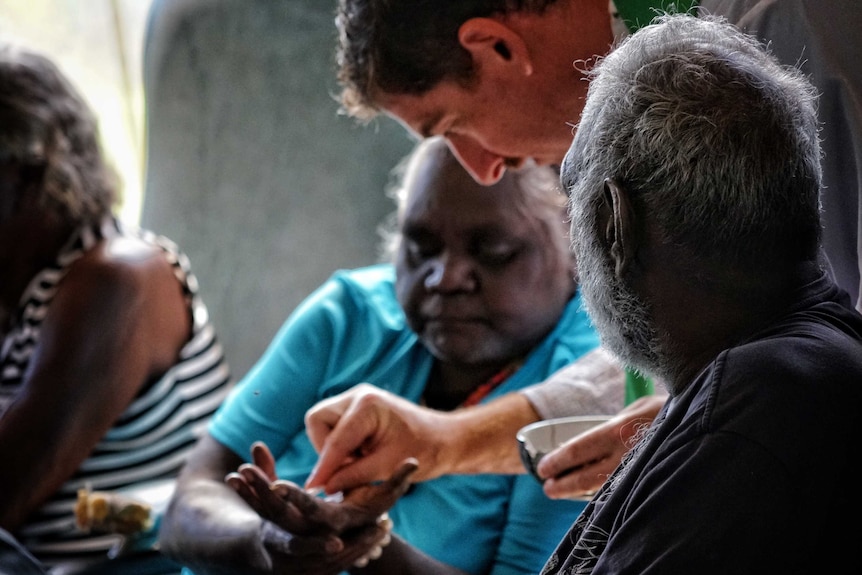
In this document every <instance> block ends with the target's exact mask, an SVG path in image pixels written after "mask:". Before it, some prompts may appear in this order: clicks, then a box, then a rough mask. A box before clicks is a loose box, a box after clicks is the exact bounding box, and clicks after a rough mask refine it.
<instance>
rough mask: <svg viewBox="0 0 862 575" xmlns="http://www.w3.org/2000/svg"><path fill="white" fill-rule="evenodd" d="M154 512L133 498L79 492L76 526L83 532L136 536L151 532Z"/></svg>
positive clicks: (104, 492)
mask: <svg viewBox="0 0 862 575" xmlns="http://www.w3.org/2000/svg"><path fill="white" fill-rule="evenodd" d="M151 512H152V509H151V507H150V506H149V505H147V504H146V503H143V502H141V501H137V500H135V499H132V498H131V497H126V496H124V495H119V494H117V493H111V492H107V491H90V490H88V489H79V490H78V502H77V504H76V505H75V523H76V524H77V526H78V528H79V529H82V530H84V531H96V532H99V533H119V534H121V535H134V534H136V533H142V532H145V531H148V530H149V529H151V528H152V526H153V518H152V513H151Z"/></svg>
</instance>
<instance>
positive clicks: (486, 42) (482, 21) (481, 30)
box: [458, 18, 533, 76]
mask: <svg viewBox="0 0 862 575" xmlns="http://www.w3.org/2000/svg"><path fill="white" fill-rule="evenodd" d="M458 41H459V42H460V43H461V45H462V46H463V47H464V48H465V49H466V50H467V51H468V52H470V55H471V56H472V57H473V61H474V62H476V63H477V65H478V68H479V69H480V70H486V69H489V67H490V66H506V67H507V69H515V70H517V71H519V72H520V73H522V74H524V75H526V76H529V75H531V74H532V73H533V62H532V60H531V59H530V51H529V50H528V49H527V44H526V42H524V39H523V37H521V35H520V34H518V33H517V32H515V30H513V29H512V28H510V27H509V26H506V25H505V24H503V23H502V22H499V21H497V20H494V19H493V18H470V19H469V20H467V21H466V22H464V23H463V24H461V27H460V28H459V29H458ZM492 69H493V68H492Z"/></svg>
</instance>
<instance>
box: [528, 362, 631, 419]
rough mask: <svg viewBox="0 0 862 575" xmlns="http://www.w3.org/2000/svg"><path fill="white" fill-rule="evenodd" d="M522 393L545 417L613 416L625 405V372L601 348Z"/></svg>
mask: <svg viewBox="0 0 862 575" xmlns="http://www.w3.org/2000/svg"><path fill="white" fill-rule="evenodd" d="M521 393H523V394H524V396H526V398H527V400H528V401H529V402H530V404H532V406H533V408H534V409H535V410H536V412H537V413H538V414H539V416H540V417H541V418H542V419H552V418H555V417H568V416H570V415H578V414H591V415H601V414H607V415H613V414H615V413H617V412H618V411H619V410H620V409H622V408H623V402H624V398H625V373H624V371H623V369H622V368H621V367H620V366H619V365H617V364H616V362H615V361H614V359H613V358H612V357H611V355H610V354H609V353H608V352H607V351H606V350H605V349H604V348H601V347H599V348H597V349H595V350H593V351H591V352H589V353H587V354H585V355H584V356H582V357H581V358H580V359H578V360H577V361H575V362H574V363H572V364H570V365H568V366H566V367H564V368H562V369H560V370H558V371H556V372H555V373H553V374H552V375H551V376H550V377H548V379H546V380H545V381H543V382H541V383H537V384H535V385H531V386H529V387H525V388H524V389H522V390H521Z"/></svg>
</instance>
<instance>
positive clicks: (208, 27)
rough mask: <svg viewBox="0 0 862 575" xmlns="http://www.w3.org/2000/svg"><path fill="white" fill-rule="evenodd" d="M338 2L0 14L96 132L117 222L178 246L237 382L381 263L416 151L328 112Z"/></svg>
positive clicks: (28, 6) (396, 132)
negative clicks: (343, 286) (354, 276)
mask: <svg viewBox="0 0 862 575" xmlns="http://www.w3.org/2000/svg"><path fill="white" fill-rule="evenodd" d="M334 8H335V0H152V1H151V0H88V1H87V2H80V0H4V1H3V3H2V5H0V35H2V37H4V39H9V38H13V37H14V38H16V39H20V40H23V41H24V42H25V43H26V44H27V45H29V46H31V47H34V48H37V49H41V50H43V51H46V52H48V53H49V54H51V55H53V56H54V57H55V60H56V61H57V62H58V63H59V64H60V65H61V67H62V68H63V70H64V71H65V72H66V73H67V74H68V75H69V76H70V77H71V78H72V80H73V81H74V82H75V84H76V85H77V86H78V87H79V88H80V89H81V90H82V92H84V94H85V97H87V99H88V101H89V102H90V104H91V105H92V106H93V108H94V109H95V110H96V111H97V112H98V113H99V115H100V118H101V129H102V134H103V139H104V141H105V144H106V146H105V147H106V151H107V152H108V154H109V157H111V159H112V161H113V163H114V164H115V165H116V166H117V167H118V168H119V169H120V172H121V175H122V177H123V179H124V182H125V198H126V199H125V202H124V204H123V210H122V213H121V216H122V217H123V219H124V220H127V221H129V222H132V223H138V222H139V223H140V224H141V225H143V226H144V227H147V228H149V229H151V230H153V231H155V232H157V233H160V234H163V235H165V236H167V237H169V238H170V239H172V240H174V241H175V242H177V244H179V246H180V248H181V249H183V250H184V251H185V252H186V253H187V254H188V255H189V257H190V259H191V263H192V269H193V270H194V271H195V273H196V275H197V277H198V280H199V282H200V284H201V293H202V295H203V297H204V300H205V302H206V303H207V306H208V307H209V310H210V315H211V317H212V319H213V322H214V324H215V326H216V328H217V329H218V331H219V335H220V338H221V340H222V342H223V344H224V346H225V350H226V353H227V356H228V359H229V361H230V363H231V367H232V370H233V372H234V376H235V378H239V377H241V376H242V375H243V374H244V373H245V372H246V371H247V370H248V369H249V368H250V367H251V365H252V364H253V363H254V361H255V360H256V359H257V358H258V357H259V356H260V354H261V353H263V351H264V349H265V347H266V345H267V344H268V343H269V341H270V340H271V338H272V337H273V335H274V334H275V332H276V331H277V329H278V328H279V327H280V326H281V324H282V322H283V321H284V319H285V318H286V317H287V315H288V314H289V313H290V311H291V310H292V309H293V308H294V307H295V306H296V305H297V304H298V303H299V302H300V301H301V300H302V299H303V298H304V297H306V296H307V295H308V294H309V293H310V292H311V291H312V290H313V289H315V288H316V287H317V286H318V285H320V283H321V282H323V281H324V280H325V279H326V278H327V277H328V276H329V275H330V274H331V273H332V272H333V271H334V270H336V269H338V268H343V267H355V266H359V265H366V264H370V263H374V262H375V261H377V260H378V245H379V241H380V240H379V237H378V235H377V227H378V225H379V224H380V223H381V221H382V220H383V219H384V218H385V217H386V216H387V215H388V214H390V213H391V212H392V211H393V209H394V204H393V203H392V201H391V200H390V199H389V198H388V197H387V196H386V194H385V193H384V190H385V189H386V188H387V187H388V186H389V185H390V182H391V181H392V177H391V170H392V169H393V167H394V166H395V165H396V164H397V163H398V162H399V161H400V159H401V158H402V157H403V156H404V155H406V154H407V153H408V152H409V150H410V149H411V148H412V145H413V142H412V141H411V140H410V139H409V138H408V136H407V134H406V132H405V131H404V130H403V129H402V128H401V127H400V126H398V125H397V124H396V123H395V122H393V121H391V120H388V119H385V118H382V119H380V120H378V121H375V122H374V123H372V124H371V125H369V126H362V125H359V124H357V123H356V122H355V121H354V120H352V119H350V118H347V117H344V116H341V115H339V114H338V104H337V102H336V100H335V98H334V95H335V94H336V92H337V85H336V82H335V71H334V45H335V34H336V31H335V27H334V24H333V17H334Z"/></svg>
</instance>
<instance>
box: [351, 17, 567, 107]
mask: <svg viewBox="0 0 862 575" xmlns="http://www.w3.org/2000/svg"><path fill="white" fill-rule="evenodd" d="M556 1H557V0H413V1H408V0H339V2H338V9H337V15H336V18H335V25H336V27H337V28H338V47H337V52H336V63H337V66H338V81H339V83H340V84H341V87H342V92H341V95H340V101H341V107H342V110H343V111H344V112H346V113H347V114H349V115H351V116H353V117H355V118H358V119H362V120H369V119H371V118H373V117H375V116H376V115H377V114H378V113H379V112H380V108H379V107H378V105H377V103H376V99H377V96H378V94H380V93H384V94H411V95H421V94H424V93H425V92H427V91H428V90H430V89H432V88H434V87H435V86H436V85H437V84H439V83H440V82H441V81H443V80H451V81H454V82H457V83H458V84H461V85H463V86H469V85H470V81H471V78H472V74H473V62H472V59H471V57H470V53H469V52H467V50H465V49H464V48H463V47H462V46H461V44H460V42H459V41H458V29H459V28H460V27H461V24H463V23H464V22H465V21H467V20H469V19H470V18H481V17H488V16H492V15H494V14H505V13H509V12H521V11H523V12H533V13H542V12H543V11H544V10H545V9H546V8H547V7H548V6H550V5H552V4H554V3H555V2H556Z"/></svg>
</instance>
